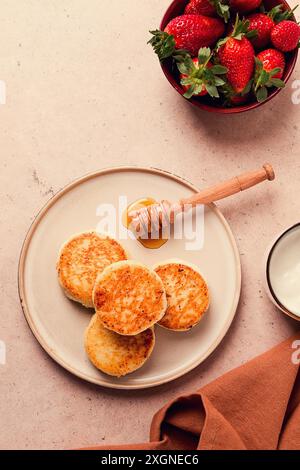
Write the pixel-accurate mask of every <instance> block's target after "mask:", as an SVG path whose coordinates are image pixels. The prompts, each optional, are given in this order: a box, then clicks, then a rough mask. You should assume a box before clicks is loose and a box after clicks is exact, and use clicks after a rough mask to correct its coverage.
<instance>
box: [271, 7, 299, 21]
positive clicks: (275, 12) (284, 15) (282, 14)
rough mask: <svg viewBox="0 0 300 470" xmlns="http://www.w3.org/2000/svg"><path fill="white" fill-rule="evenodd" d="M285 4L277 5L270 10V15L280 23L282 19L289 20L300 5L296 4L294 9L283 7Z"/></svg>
mask: <svg viewBox="0 0 300 470" xmlns="http://www.w3.org/2000/svg"><path fill="white" fill-rule="evenodd" d="M283 8H284V7H283V5H276V6H275V7H274V8H272V10H270V11H269V13H268V16H269V17H270V18H271V19H272V20H273V21H274V22H275V23H280V22H281V21H284V20H289V19H291V18H292V16H293V14H294V11H295V10H296V8H298V5H296V6H295V7H294V8H293V9H292V10H290V9H287V10H284V9H283Z"/></svg>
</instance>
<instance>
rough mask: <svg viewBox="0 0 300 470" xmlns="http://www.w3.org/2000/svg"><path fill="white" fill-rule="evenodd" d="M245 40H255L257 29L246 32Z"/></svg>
mask: <svg viewBox="0 0 300 470" xmlns="http://www.w3.org/2000/svg"><path fill="white" fill-rule="evenodd" d="M245 36H246V38H247V39H254V38H257V36H258V31H257V29H252V31H247V33H246V34H245Z"/></svg>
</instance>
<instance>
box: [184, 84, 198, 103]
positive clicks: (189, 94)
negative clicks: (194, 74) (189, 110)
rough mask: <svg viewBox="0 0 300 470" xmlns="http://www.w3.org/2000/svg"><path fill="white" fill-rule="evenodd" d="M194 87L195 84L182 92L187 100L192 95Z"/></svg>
mask: <svg viewBox="0 0 300 470" xmlns="http://www.w3.org/2000/svg"><path fill="white" fill-rule="evenodd" d="M195 89H196V85H191V86H190V87H189V88H188V89H187V91H186V92H185V93H184V95H183V96H184V97H185V98H187V99H188V100H189V99H190V98H191V97H192V96H193V95H194V93H195Z"/></svg>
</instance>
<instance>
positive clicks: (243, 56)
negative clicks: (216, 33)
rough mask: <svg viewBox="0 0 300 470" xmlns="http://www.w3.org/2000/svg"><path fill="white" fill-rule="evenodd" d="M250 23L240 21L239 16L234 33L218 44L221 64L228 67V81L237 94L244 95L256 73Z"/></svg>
mask: <svg viewBox="0 0 300 470" xmlns="http://www.w3.org/2000/svg"><path fill="white" fill-rule="evenodd" d="M248 26H249V22H248V21H244V20H243V21H239V17H238V15H237V18H236V22H235V25H234V29H233V32H232V34H231V35H230V36H228V37H227V38H225V39H221V40H220V41H219V43H218V58H219V61H220V64H221V65H223V66H225V67H227V69H228V72H227V80H228V82H229V84H230V85H231V86H232V88H233V91H234V92H235V93H242V92H243V90H244V89H245V88H246V86H247V85H248V83H249V81H250V80H251V78H252V75H253V71H254V49H253V46H252V44H251V42H250V41H249V40H248V39H247V37H246V36H247V35H248V36H250V37H251V36H252V35H253V31H252V32H250V33H248Z"/></svg>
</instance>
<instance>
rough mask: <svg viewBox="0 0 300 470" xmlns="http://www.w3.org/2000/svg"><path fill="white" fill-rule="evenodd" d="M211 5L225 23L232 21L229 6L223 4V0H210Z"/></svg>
mask: <svg viewBox="0 0 300 470" xmlns="http://www.w3.org/2000/svg"><path fill="white" fill-rule="evenodd" d="M209 1H210V3H211V4H212V5H213V6H214V7H215V9H216V12H217V14H218V15H219V16H220V17H221V18H223V20H224V21H225V23H228V21H229V19H230V10H229V5H226V4H225V3H223V0H209Z"/></svg>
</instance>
